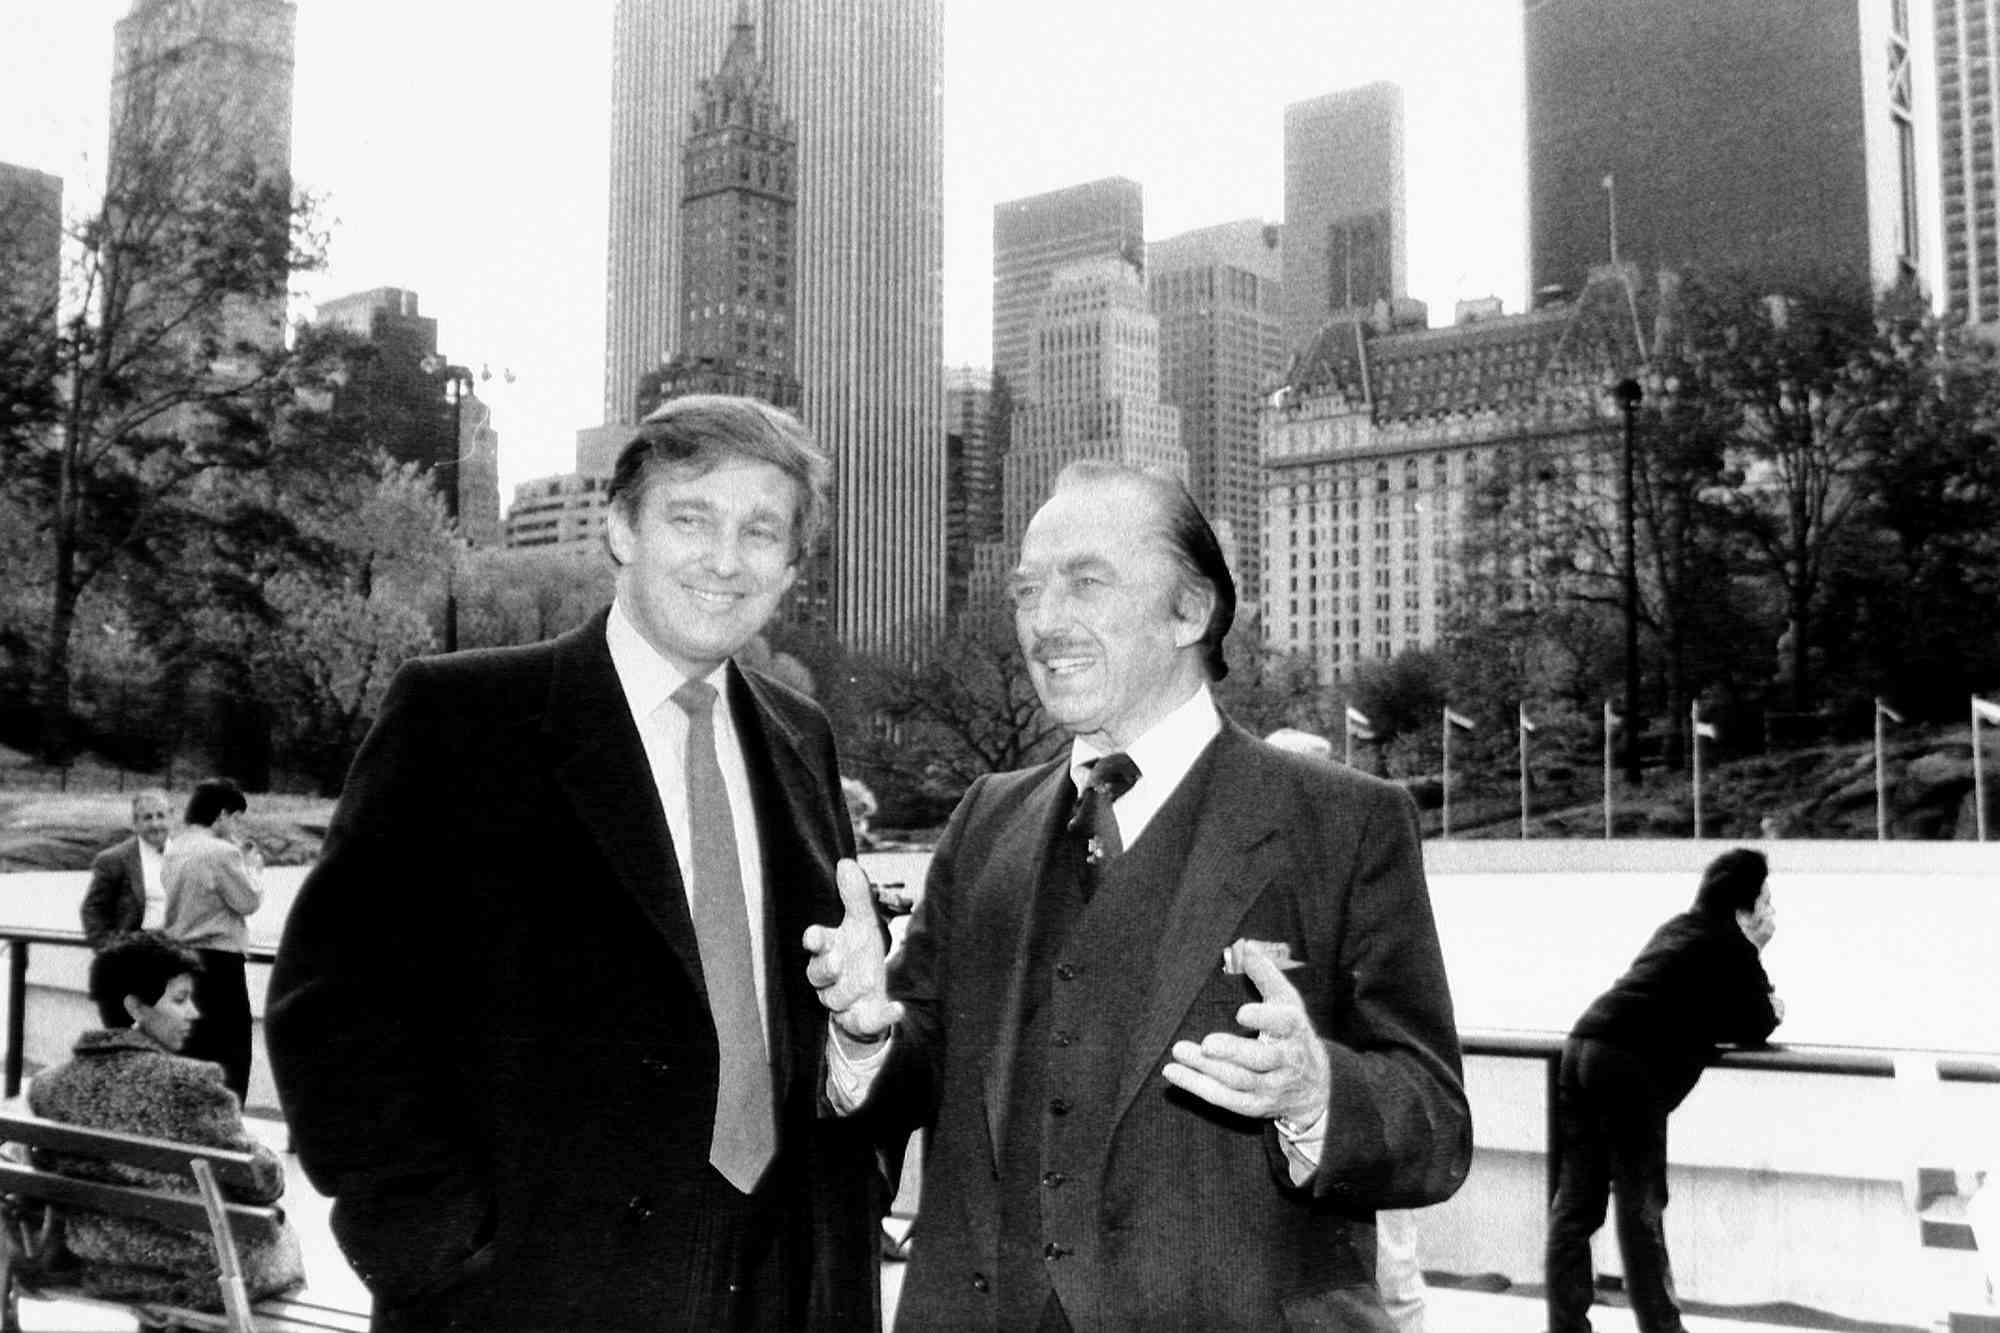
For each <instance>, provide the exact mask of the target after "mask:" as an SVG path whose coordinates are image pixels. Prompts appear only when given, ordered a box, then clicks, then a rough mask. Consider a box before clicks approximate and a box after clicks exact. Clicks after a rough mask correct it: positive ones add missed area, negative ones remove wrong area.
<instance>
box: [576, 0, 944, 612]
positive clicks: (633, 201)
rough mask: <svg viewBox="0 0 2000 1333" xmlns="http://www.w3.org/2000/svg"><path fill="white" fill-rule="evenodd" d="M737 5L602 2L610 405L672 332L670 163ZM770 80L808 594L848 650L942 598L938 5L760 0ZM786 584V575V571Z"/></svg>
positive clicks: (676, 285)
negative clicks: (813, 447)
mask: <svg viewBox="0 0 2000 1333" xmlns="http://www.w3.org/2000/svg"><path fill="white" fill-rule="evenodd" d="M742 11H743V6H742V5H735V6H732V5H729V4H726V3H724V2H723V0H620V4H619V7H618V10H617V14H616V19H615V22H614V32H615V41H616V53H615V58H614V68H613V112H612V122H613V123H612V173H611V175H612V186H611V203H612V216H611V238H610V255H609V263H608V269H607V286H608V293H607V294H608V298H609V309H608V311H607V348H606V368H605V383H606V397H605V411H606V416H607V419H608V420H612V421H619V420H626V419H629V414H630V413H631V411H632V410H633V407H634V406H636V401H635V394H634V391H635V390H636V388H637V386H638V382H639V378H640V376H641V375H643V374H644V373H645V371H646V370H648V369H650V368H651V367H652V366H654V365H657V364H658V363H659V360H660V358H661V356H662V355H664V354H665V353H666V352H667V351H668V349H669V346H670V343H671V333H670V330H669V327H668V325H669V322H670V320H671V318H672V316H671V312H672V311H673V310H675V309H676V308H677V307H678V304H679V294H680V285H681V283H682V281H683V275H682V274H681V272H680V271H679V257H678V253H677V252H676V253H675V254H674V256H673V257H672V258H671V259H669V258H668V257H667V256H666V255H663V254H662V253H661V252H662V251H674V249H675V247H674V246H673V245H672V243H671V238H672V237H673V235H674V234H675V233H674V232H673V231H672V230H671V229H672V228H673V227H674V226H675V225H676V224H677V221H678V217H677V215H678V211H679V207H680V194H681V186H680V183H679V181H678V179H675V178H674V176H675V173H674V172H673V170H672V166H673V164H674V162H675V160H676V159H675V154H676V152H677V149H678V145H679V142H680V133H681V127H682V126H684V125H685V124H686V123H687V116H688V114H689V113H690V111H691V107H692V97H693V94H694V90H695V87H696V84H697V82H698V81H699V79H700V77H701V76H702V75H703V74H704V73H706V72H707V71H709V70H713V69H715V68H717V66H718V65H719V63H720V61H721V59H722V56H723V53H724V51H725V50H726V48H727V43H728V40H729V38H730V36H731V35H732V32H733V29H734V27H735V23H736V21H737V19H740V17H741V15H742ZM758 12H759V13H760V16H761V17H760V21H759V25H758V27H759V32H760V35H761V38H762V54H763V57H764V63H765V68H766V69H767V71H768V74H769V86H770V88H771V89H772V90H773V92H774V94H775V97H776V101H777V104H778V105H779V106H781V107H783V108H784V109H785V112H786V114H788V115H789V116H791V117H792V118H793V119H794V121H795V123H796V124H797V127H798V171H797V178H796V179H797V199H798V212H797V224H796V251H795V254H794V257H793V263H794V270H795V271H794V277H793V283H794V286H795V290H796V295H795V296H794V302H795V310H796V317H797V322H796V325H795V330H796V338H795V342H794V344H793V346H794V351H795V354H796V356H797V358H798V360H797V370H796V373H797V375H798V379H799V384H800V406H799V414H800V416H801V417H802V418H803V419H804V421H805V423H806V425H807V426H809V427H810V428H811V429H812V430H813V432H814V434H815V435H816V436H817V437H818V439H819V441H820V443H821V444H822V445H823V446H825V448H826V449H827V451H828V452H829V453H830V454H831V455H832V456H833V462H834V491H835V494H834V518H833V526H832V546H831V551H830V559H829V560H828V561H827V563H826V564H825V566H824V572H823V575H822V576H821V577H820V578H818V579H816V580H815V583H816V584H818V585H823V586H814V587H809V588H805V589H802V592H801V595H802V596H803V598H804V599H805V600H807V601H808V602H818V603H822V604H825V605H827V606H830V608H831V621H832V628H833V629H834V630H835V632H837V633H838V635H839V636H840V638H841V639H842V640H843V641H844V642H846V643H847V644H848V645H849V646H850V647H855V648H888V647H891V646H894V645H897V644H899V643H900V642H902V636H903V635H904V634H905V632H906V631H909V630H911V629H913V628H914V627H915V626H916V625H917V624H918V623H920V622H922V621H925V620H929V619H934V618H935V617H936V616H937V615H938V614H939V613H941V612H942V611H943V608H944V431H943V422H944V385H943V341H944V339H943V309H942V295H941V287H940V277H939V271H940V267H941V265H942V260H943V248H944V246H943V222H942V214H943V202H942V179H943V150H942V146H941V141H940V137H939V133H940V125H939V109H938V76H939V61H940V54H941V39H942V30H943V13H942V7H941V4H940V0H880V2H879V3H871V4H866V5H856V4H852V3H849V2H848V0H761V8H759V10H758ZM802 582H803V581H802Z"/></svg>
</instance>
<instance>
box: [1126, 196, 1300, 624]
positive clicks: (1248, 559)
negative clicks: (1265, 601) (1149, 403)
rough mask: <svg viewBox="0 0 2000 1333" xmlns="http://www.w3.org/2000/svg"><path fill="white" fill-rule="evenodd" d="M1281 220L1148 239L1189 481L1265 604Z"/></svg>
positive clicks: (1245, 583)
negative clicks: (1263, 450)
mask: <svg viewBox="0 0 2000 1333" xmlns="http://www.w3.org/2000/svg"><path fill="white" fill-rule="evenodd" d="M1282 235H1283V233H1282V229H1280V228H1279V227H1277V226H1275V225H1273V224H1271V223H1267V222H1263V221H1261V220H1258V219H1254V218H1253V219H1250V220H1247V221H1243V222H1228V223H1224V224H1222V225H1221V226H1217V227H1204V228H1202V229H1201V230H1199V231H1191V232H1186V233H1183V234H1182V235H1179V236H1175V237H1173V238H1171V239H1169V240H1165V241H1155V242H1153V243H1152V244H1151V245H1148V246H1147V247H1146V290H1147V294H1148V296H1149V298H1150V301H1151V305H1152V311H1153V314H1154V315H1155V316H1156V317H1157V318H1158V319H1159V321H1160V397H1161V399H1162V400H1163V401H1165V402H1168V403H1171V404H1172V405H1173V406H1175V407H1177V408H1179V409H1180V413H1181V445H1182V447H1183V448H1185V449H1186V450H1187V456H1188V489H1189V491H1191V492H1192V493H1193V495H1194V498H1195V503H1197V504H1199V505H1200V506H1201V507H1202V512H1204V513H1206V514H1207V515H1208V517H1209V521H1210V522H1211V523H1213V524H1214V525H1215V527H1216V530H1217V532H1218V533H1226V534H1227V535H1228V539H1229V543H1230V544H1231V545H1232V546H1233V547H1234V551H1235V559H1234V560H1232V562H1231V566H1232V569H1233V570H1234V572H1235V575H1236V582H1237V595H1238V597H1239V598H1240V599H1241V601H1242V602H1243V604H1244V605H1245V606H1246V607H1251V606H1255V605H1256V604H1257V596H1258V585H1259V574H1260V572H1261V567H1262V566H1261V561H1260V559H1259V553H1260V545H1261V544H1260V541H1259V524H1260V522H1261V516H1262V512H1263V500H1264V484H1263V462H1262V459H1261V457H1260V456H1259V446H1258V436H1257V419H1258V414H1259V412H1260V411H1261V410H1262V409H1263V406H1264V401H1265V399H1266V398H1267V397H1268V396H1269V395H1270V393H1271V391H1272V390H1274V389H1276V388H1277V387H1278V385H1279V382H1280V381H1281V380H1282V378H1283V376H1284V371H1285V343H1284V332H1283V330H1284V310H1283V306H1282V304H1281V299H1280V292H1281V290H1282V289H1281V287H1280V285H1279V277H1280V274H1281V272H1282V269H1283V265H1284V259H1283V246H1282V242H1281V237H1282Z"/></svg>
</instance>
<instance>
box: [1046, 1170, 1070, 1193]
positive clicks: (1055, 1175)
mask: <svg viewBox="0 0 2000 1333" xmlns="http://www.w3.org/2000/svg"><path fill="white" fill-rule="evenodd" d="M1068 1179H1069V1177H1068V1176H1066V1175H1064V1174H1063V1173H1062V1172H1060V1171H1044V1172H1042V1183H1043V1184H1044V1185H1047V1186H1048V1187H1049V1188H1050V1189H1056V1188H1059V1187H1060V1186H1061V1185H1062V1183H1063V1182H1064V1181H1066V1180H1068Z"/></svg>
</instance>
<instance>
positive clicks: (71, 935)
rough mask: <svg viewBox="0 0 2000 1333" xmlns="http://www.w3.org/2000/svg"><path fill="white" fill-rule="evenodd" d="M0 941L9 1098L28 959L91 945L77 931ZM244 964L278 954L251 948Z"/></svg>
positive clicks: (24, 1019) (20, 933) (31, 932)
mask: <svg viewBox="0 0 2000 1333" xmlns="http://www.w3.org/2000/svg"><path fill="white" fill-rule="evenodd" d="M0 940H5V941H6V942H7V1067H6V1079H5V1083H6V1092H5V1095H6V1096H7V1097H9V1098H13V1097H18V1096H20V1095H21V1076H22V1073H23V1072H24V1070H23V1065H24V1062H25V1059H26V1053H27V1048H28V956H29V951H30V950H31V949H32V948H33V947H34V946H35V945H37V944H52V945H56V946H58V947H61V948H68V949H88V948H89V947H90V942H89V941H88V940H86V939H84V937H83V932H82V931H80V930H37V929H34V928H32V927H28V926H4V927H0ZM243 957H244V958H245V960H247V961H249V962H252V963H269V962H270V961H271V960H272V959H273V958H275V957H277V951H276V950H274V949H266V948H263V947H262V946H260V945H254V944H253V945H251V946H250V947H249V948H247V949H245V950H244V951H243Z"/></svg>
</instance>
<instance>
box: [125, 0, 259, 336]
mask: <svg viewBox="0 0 2000 1333" xmlns="http://www.w3.org/2000/svg"><path fill="white" fill-rule="evenodd" d="M297 20H298V7H297V6H296V5H295V4H292V3H290V0H134V3H133V5H132V10H131V12H130V13H129V14H127V15H126V16H125V17H124V18H122V19H120V20H118V23H117V25H116V27H115V29H114V36H113V52H112V73H111V146H110V165H109V169H108V176H109V182H108V184H107V194H108V195H109V196H110V197H111V199H112V201H113V205H112V206H113V207H114V208H116V207H117V203H116V201H117V200H118V199H119V198H120V197H121V196H122V197H124V198H125V199H127V200H129V199H131V198H133V197H134V196H133V194H132V193H131V192H132V191H134V190H135V189H137V190H140V191H145V190H150V191H153V192H155V193H159V192H165V191H170V190H175V189H180V188H183V187H185V186H186V185H188V184H190V183H195V184H202V183H215V184H219V183H221V182H223V181H224V180H226V179H229V178H230V177H231V174H232V173H234V172H236V171H237V170H238V169H239V168H241V167H242V166H244V165H245V164H246V163H247V164H248V165H250V166H251V167H252V168H254V170H255V171H256V174H257V177H258V178H259V179H260V180H262V181H264V182H266V183H271V184H276V185H278V186H281V187H282V191H281V193H282V195H283V196H284V197H286V198H287V199H288V198H289V191H290V185H291V170H292V49H293V30H294V27H295V26H296V24H297ZM138 173H146V174H147V175H148V177H149V180H148V181H147V183H145V184H142V185H137V186H135V185H134V183H133V182H134V179H135V177H136V175H137V174H138ZM227 324H228V327H227V329H226V330H225V334H226V340H227V341H235V340H238V339H241V340H245V341H248V342H250V343H252V344H255V345H257V346H260V347H262V348H265V349H275V348H277V347H278V346H280V345H281V344H282V342H283V340H284V334H285V299H284V297H283V296H282V295H280V296H277V297H271V298H263V299H255V300H252V299H247V298H246V299H242V300H238V301H236V302H234V303H233V304H232V306H231V308H230V310H229V314H228V320H227Z"/></svg>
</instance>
